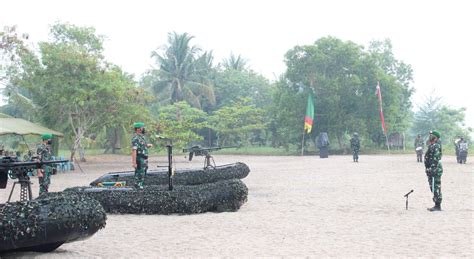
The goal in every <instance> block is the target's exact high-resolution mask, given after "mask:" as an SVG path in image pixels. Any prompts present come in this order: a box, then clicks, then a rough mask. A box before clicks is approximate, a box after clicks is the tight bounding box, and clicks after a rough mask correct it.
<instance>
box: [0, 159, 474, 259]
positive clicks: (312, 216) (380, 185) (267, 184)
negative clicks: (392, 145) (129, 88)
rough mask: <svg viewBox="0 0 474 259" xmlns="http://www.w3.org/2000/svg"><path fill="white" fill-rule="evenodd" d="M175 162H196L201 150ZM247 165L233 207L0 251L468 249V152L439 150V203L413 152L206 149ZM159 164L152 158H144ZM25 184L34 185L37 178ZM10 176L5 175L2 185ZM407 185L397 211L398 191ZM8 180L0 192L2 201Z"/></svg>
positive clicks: (89, 175) (108, 254)
mask: <svg viewBox="0 0 474 259" xmlns="http://www.w3.org/2000/svg"><path fill="white" fill-rule="evenodd" d="M175 159H176V166H177V167H181V168H185V167H199V166H201V165H202V157H198V158H196V159H195V160H193V161H192V162H188V161H186V160H185V159H184V157H182V156H176V157H175ZM215 160H216V161H217V162H218V164H224V163H231V162H236V161H242V162H245V163H247V164H248V165H249V167H250V169H251V172H250V175H249V176H248V177H247V178H245V179H244V182H245V183H246V184H247V186H248V188H249V197H248V202H247V203H246V204H244V205H243V207H242V208H241V209H240V210H239V211H238V212H229V213H204V214H198V215H181V216H180V215H168V216H164V215H108V219H107V226H106V228H105V229H102V230H100V231H99V232H98V233H97V234H96V235H94V236H93V237H91V238H90V239H87V240H85V241H81V242H74V243H69V244H64V245H63V246H61V247H60V248H58V249H57V250H56V251H55V252H52V253H49V254H38V253H14V254H8V255H4V256H5V257H9V256H14V257H21V256H25V257H33V256H35V257H42V258H64V257H80V258H84V257H87V258H90V257H103V258H112V257H127V258H128V257H147V258H152V257H153V258H156V257H201V258H202V257H210V256H211V257H252V258H255V257H369V256H370V257H382V256H383V257H470V258H473V257H474V252H473V238H474V233H473V218H474V214H473V208H474V202H473V196H474V195H473V194H474V192H473V177H474V167H473V164H472V163H473V161H474V157H472V156H471V157H469V158H468V164H466V165H460V164H457V163H456V162H455V158H454V157H452V156H446V157H444V158H443V165H444V175H443V177H442V191H443V198H444V201H443V204H442V207H443V211H442V212H428V211H427V210H426V208H427V207H431V206H432V205H433V203H432V201H431V193H430V191H429V187H428V183H427V179H426V176H425V174H424V169H423V165H422V164H420V163H416V157H415V155H414V154H413V155H393V156H381V155H380V156H367V155H362V156H361V158H360V162H359V163H353V162H352V158H351V157H350V156H330V157H329V158H328V159H320V158H319V157H314V156H306V157H272V156H215ZM129 161H130V159H129V157H126V156H98V157H92V158H90V159H89V162H87V163H86V164H82V169H83V170H84V173H81V172H80V171H79V170H76V171H74V172H68V173H61V174H58V175H55V176H53V179H52V186H51V190H52V191H61V190H63V189H64V188H66V187H71V186H78V185H87V184H88V183H89V182H91V181H92V180H94V179H95V178H97V177H98V176H100V175H102V174H104V173H106V172H109V171H112V170H125V169H128V168H129V166H130V162H129ZM157 163H160V164H161V165H164V164H165V158H164V157H155V158H153V159H152V162H151V164H152V165H156V164H157ZM33 181H34V182H35V184H34V186H33V188H34V193H35V194H37V192H38V184H37V183H36V182H37V180H36V179H33ZM10 185H11V181H10V183H9V186H10ZM411 189H413V190H414V192H413V193H412V194H411V195H410V198H409V209H408V210H405V198H404V197H403V195H404V194H405V193H407V192H408V191H410V190H411ZM8 193H9V189H6V190H2V191H0V200H1V201H6V199H7V198H8Z"/></svg>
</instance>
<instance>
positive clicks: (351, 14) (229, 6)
mask: <svg viewBox="0 0 474 259" xmlns="http://www.w3.org/2000/svg"><path fill="white" fill-rule="evenodd" d="M0 3H1V4H0V6H1V9H0V26H1V28H3V27H4V26H5V25H18V30H19V31H20V32H26V33H29V35H30V40H31V41H33V42H38V41H44V40H47V39H48V32H49V25H51V24H53V23H54V22H56V21H60V22H69V23H72V24H75V25H78V26H93V27H95V28H96V30H97V32H98V33H99V34H103V35H105V36H106V37H107V40H106V42H105V54H106V56H107V59H108V60H109V61H111V62H113V63H115V64H117V65H119V66H121V67H122V68H123V69H124V70H125V71H127V72H129V73H133V74H135V75H136V78H137V79H138V78H139V77H140V75H141V74H142V73H143V72H144V71H146V70H147V69H149V68H150V67H151V66H152V65H153V60H152V59H151V58H150V53H151V51H153V50H155V49H156V48H158V47H160V46H163V45H164V44H166V39H167V34H168V32H172V31H176V32H178V33H184V32H187V33H189V34H191V35H193V36H195V39H194V40H193V41H192V42H191V43H193V44H195V45H198V46H200V47H201V48H202V49H204V50H212V51H213V52H214V56H215V61H216V62H218V61H220V60H221V59H222V58H223V57H228V56H229V55H230V53H231V52H233V53H234V54H236V55H242V57H244V58H246V59H248V60H249V65H250V66H251V68H252V69H253V70H255V71H256V72H259V73H261V74H263V75H264V76H266V77H267V78H268V79H270V80H274V79H275V78H276V77H278V76H279V75H280V74H281V73H283V72H284V71H285V65H284V63H283V55H284V54H285V53H286V51H288V50H289V49H291V48H293V47H294V46H296V45H305V44H312V43H314V41H316V40H317V39H319V38H321V37H325V36H328V35H331V36H334V37H337V38H340V39H342V40H351V41H353V42H355V43H357V44H360V45H364V46H367V45H368V43H369V42H370V41H371V40H383V39H385V38H390V39H391V40H392V44H393V48H394V54H395V57H396V58H397V59H399V60H402V61H404V62H405V63H407V64H410V65H411V66H412V68H413V70H414V79H415V82H414V84H413V87H414V88H415V90H416V92H415V94H414V96H413V98H412V101H413V104H414V108H415V109H416V107H417V106H418V104H420V103H422V102H423V100H424V99H425V98H426V96H428V95H429V94H430V93H432V92H433V91H434V93H435V95H437V96H443V100H444V103H445V104H447V105H449V106H451V107H453V108H460V107H466V108H467V112H466V122H467V124H468V125H469V126H472V127H474V101H472V100H473V98H474V94H473V93H474V91H473V90H472V86H473V84H472V81H471V80H469V79H470V78H471V75H470V73H469V72H470V71H471V70H472V69H473V65H472V64H473V60H474V34H473V26H474V14H473V11H474V2H473V1H468V0H466V1H457V0H451V1H433V0H432V1H422V0H418V1H414V0H411V1H410V0H398V1H382V0H378V1H376V0H373V1H372V0H357V1H351V0H345V1H343V0H331V1H329V0H326V1H316V0H313V1H311V0H291V1H290V0H288V1H270V0H268V1H264V0H259V1H258V0H253V1H252V0H235V1H234V0H232V1H231V0H229V1H226V0H220V1H219V0H214V1H212V0H194V1H192V0H187V1H185V0H172V1H170V0H169V1H157V0H155V1H144V0H134V1H125V0H124V1H120V0H116V1H97V0H95V1H91V0H81V1H67V0H62V1H61V0H56V1H54V0H41V1H35V0H30V1H26V0H2V1H1V2H0ZM381 87H382V94H383V86H381ZM374 88H375V86H374ZM316 98H317V97H316Z"/></svg>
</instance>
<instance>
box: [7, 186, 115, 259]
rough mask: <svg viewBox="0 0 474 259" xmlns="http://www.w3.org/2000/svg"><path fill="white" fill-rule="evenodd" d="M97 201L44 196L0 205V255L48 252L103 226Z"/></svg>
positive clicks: (68, 195) (102, 213)
mask: <svg viewBox="0 0 474 259" xmlns="http://www.w3.org/2000/svg"><path fill="white" fill-rule="evenodd" d="M105 221H106V214H105V211H104V209H103V208H102V206H101V205H100V203H99V202H97V201H96V200H94V199H91V198H88V197H85V196H83V195H78V194H75V193H47V194H44V195H41V196H40V197H38V198H37V199H36V200H32V201H20V202H12V203H6V204H1V205H0V233H1V235H0V253H5V252H15V251H34V252H50V251H53V250H55V249H56V248H58V247H59V246H61V245H62V244H64V243H68V242H73V241H78V240H83V239H86V238H88V237H90V236H92V235H93V234H94V233H96V232H97V231H98V230H99V229H101V228H103V227H105Z"/></svg>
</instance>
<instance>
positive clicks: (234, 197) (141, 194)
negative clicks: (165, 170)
mask: <svg viewBox="0 0 474 259" xmlns="http://www.w3.org/2000/svg"><path fill="white" fill-rule="evenodd" d="M65 192H76V193H83V194H85V195H87V196H88V197H91V198H94V199H96V200H98V201H99V202H100V203H101V204H102V206H103V207H104V209H105V210H106V211H107V212H108V213H127V214H141V213H144V214H172V213H178V214H193V213H202V212H207V211H216V212H223V211H237V210H238V209H239V208H240V206H242V204H243V203H245V202H246V201H247V194H248V189H247V186H246V185H245V184H244V183H243V182H242V181H241V180H238V179H233V180H226V181H220V182H217V183H208V184H201V185H192V186H191V185H188V186H186V185H178V186H175V187H174V189H173V190H172V191H169V190H168V186H166V185H154V186H145V188H144V189H143V190H138V189H135V188H129V187H119V188H116V187H112V188H103V187H74V188H69V189H66V190H65Z"/></svg>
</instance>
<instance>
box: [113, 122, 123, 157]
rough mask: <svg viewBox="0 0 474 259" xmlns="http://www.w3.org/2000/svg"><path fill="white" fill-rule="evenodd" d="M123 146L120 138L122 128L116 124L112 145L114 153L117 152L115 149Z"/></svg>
mask: <svg viewBox="0 0 474 259" xmlns="http://www.w3.org/2000/svg"><path fill="white" fill-rule="evenodd" d="M121 148H122V143H121V139H120V128H119V127H118V126H116V127H115V128H114V143H113V146H112V154H115V150H118V149H121Z"/></svg>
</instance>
